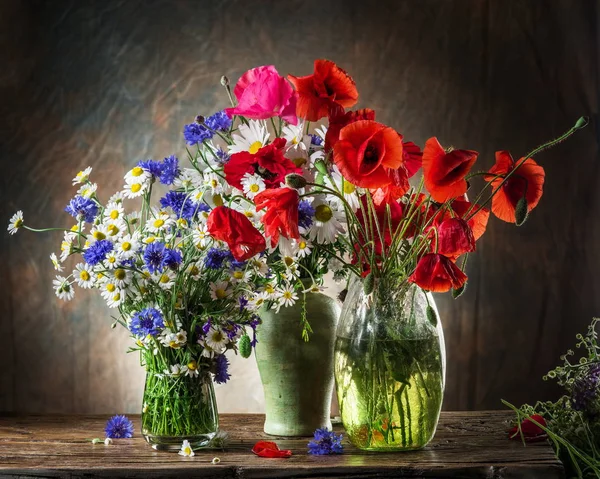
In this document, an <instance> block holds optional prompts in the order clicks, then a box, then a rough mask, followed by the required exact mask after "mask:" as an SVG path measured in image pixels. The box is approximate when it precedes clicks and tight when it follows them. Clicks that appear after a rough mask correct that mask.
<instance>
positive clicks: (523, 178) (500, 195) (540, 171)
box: [487, 151, 546, 223]
mask: <svg viewBox="0 0 600 479" xmlns="http://www.w3.org/2000/svg"><path fill="white" fill-rule="evenodd" d="M522 159H523V158H521V159H520V160H519V161H518V162H517V163H520V162H521V160H522ZM515 166H516V163H515V161H514V160H513V158H512V156H511V154H510V153H509V152H508V151H497V152H496V164H495V165H494V166H492V168H491V169H490V171H489V173H490V175H503V176H504V175H507V174H508V173H510V172H511V171H513V170H514V169H515ZM545 177H546V173H545V172H544V168H542V167H541V166H540V165H538V164H537V163H536V162H535V161H534V160H533V158H528V159H526V160H525V161H524V162H523V163H521V164H520V165H519V167H518V168H517V170H516V171H515V172H514V173H513V174H512V175H511V177H510V178H509V179H508V180H507V181H506V182H504V184H503V185H502V186H500V184H501V183H502V181H503V177H502V176H501V177H498V178H494V177H491V176H490V177H487V179H488V181H490V182H491V184H492V188H493V191H494V192H495V195H494V197H493V198H492V212H493V213H494V215H496V217H498V218H499V219H501V220H503V221H507V222H509V223H514V222H515V221H516V218H515V209H516V207H517V203H518V202H519V200H520V199H521V198H523V197H524V198H525V200H526V201H527V211H528V212H529V211H531V210H532V209H533V208H535V207H536V206H537V204H538V203H539V201H540V198H541V197H542V194H543V192H544V179H545Z"/></svg>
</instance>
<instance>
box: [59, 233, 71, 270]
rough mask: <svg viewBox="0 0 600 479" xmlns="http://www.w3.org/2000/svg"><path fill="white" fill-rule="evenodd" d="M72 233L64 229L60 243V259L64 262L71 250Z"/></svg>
mask: <svg viewBox="0 0 600 479" xmlns="http://www.w3.org/2000/svg"><path fill="white" fill-rule="evenodd" d="M73 240H74V238H73V235H72V234H69V233H67V232H66V231H65V235H64V237H63V240H62V242H61V244H60V261H61V263H64V262H65V261H66V260H67V258H68V257H69V256H70V255H71V253H72V252H73Z"/></svg>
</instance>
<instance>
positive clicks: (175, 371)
mask: <svg viewBox="0 0 600 479" xmlns="http://www.w3.org/2000/svg"><path fill="white" fill-rule="evenodd" d="M169 368H170V369H165V370H164V371H163V372H164V374H165V376H171V377H172V378H178V377H179V376H181V374H182V372H183V371H182V367H181V364H172V365H171V366H169ZM186 442H187V441H186ZM188 444H189V443H188Z"/></svg>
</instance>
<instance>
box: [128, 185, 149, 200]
mask: <svg viewBox="0 0 600 479" xmlns="http://www.w3.org/2000/svg"><path fill="white" fill-rule="evenodd" d="M149 186H150V182H149V181H147V182H145V183H127V184H126V185H125V186H124V187H123V196H125V198H128V199H133V198H137V197H138V196H142V195H143V194H144V193H145V192H146V190H147V189H148V187H149Z"/></svg>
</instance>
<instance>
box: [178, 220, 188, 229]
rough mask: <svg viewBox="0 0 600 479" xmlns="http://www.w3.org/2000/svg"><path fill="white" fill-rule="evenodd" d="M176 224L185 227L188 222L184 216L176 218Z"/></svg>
mask: <svg viewBox="0 0 600 479" xmlns="http://www.w3.org/2000/svg"><path fill="white" fill-rule="evenodd" d="M177 224H178V225H179V227H180V228H187V225H188V222H187V220H186V219H185V218H179V219H178V220H177Z"/></svg>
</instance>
